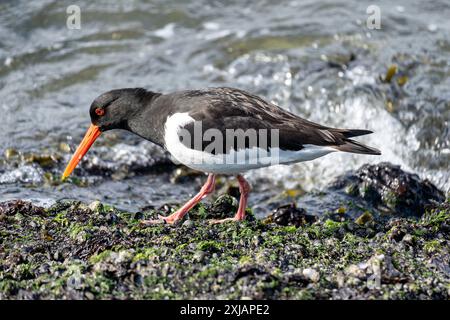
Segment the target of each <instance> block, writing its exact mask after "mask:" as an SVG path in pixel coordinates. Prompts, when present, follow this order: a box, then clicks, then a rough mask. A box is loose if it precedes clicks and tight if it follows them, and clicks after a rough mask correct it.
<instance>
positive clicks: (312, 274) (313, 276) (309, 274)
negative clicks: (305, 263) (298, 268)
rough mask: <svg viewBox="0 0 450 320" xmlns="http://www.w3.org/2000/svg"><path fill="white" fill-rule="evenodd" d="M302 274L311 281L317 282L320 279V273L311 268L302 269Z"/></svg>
mask: <svg viewBox="0 0 450 320" xmlns="http://www.w3.org/2000/svg"><path fill="white" fill-rule="evenodd" d="M302 273H303V275H304V276H305V277H306V278H307V279H309V280H311V281H312V282H318V281H319V280H320V273H319V272H318V271H316V270H315V269H312V268H306V269H303V272H302Z"/></svg>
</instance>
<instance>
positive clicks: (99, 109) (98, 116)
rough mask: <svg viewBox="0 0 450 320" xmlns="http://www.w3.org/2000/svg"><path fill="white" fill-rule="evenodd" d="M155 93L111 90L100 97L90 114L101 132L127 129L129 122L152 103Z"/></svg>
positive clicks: (135, 89) (142, 90)
mask: <svg viewBox="0 0 450 320" xmlns="http://www.w3.org/2000/svg"><path fill="white" fill-rule="evenodd" d="M154 96H155V93H153V92H150V91H147V90H145V89H142V88H127V89H117V90H111V91H108V92H105V93H103V94H102V95H100V96H98V97H97V98H96V99H95V100H94V102H92V104H91V108H90V110H89V113H90V115H91V122H92V124H94V125H96V126H98V127H99V129H100V131H107V130H111V129H127V128H128V120H130V119H131V118H132V117H133V116H135V115H136V114H137V113H139V111H140V110H142V109H143V108H144V107H145V106H146V105H147V103H150V101H151V99H152V97H154Z"/></svg>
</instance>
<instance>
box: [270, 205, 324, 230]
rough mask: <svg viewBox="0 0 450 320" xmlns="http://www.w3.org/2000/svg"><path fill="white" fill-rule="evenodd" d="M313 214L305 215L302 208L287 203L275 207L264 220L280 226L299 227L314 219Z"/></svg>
mask: <svg viewBox="0 0 450 320" xmlns="http://www.w3.org/2000/svg"><path fill="white" fill-rule="evenodd" d="M316 219H317V218H316V217H315V216H311V215H307V214H306V211H305V210H304V209H302V208H297V206H296V205H295V204H294V203H292V204H287V205H284V206H281V207H279V208H277V209H275V210H274V211H273V212H272V213H271V214H270V215H269V216H268V217H267V219H266V220H265V221H266V222H267V223H276V224H279V225H282V226H296V227H300V226H303V225H306V224H311V223H313V222H315V221H316Z"/></svg>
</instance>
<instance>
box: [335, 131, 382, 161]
mask: <svg viewBox="0 0 450 320" xmlns="http://www.w3.org/2000/svg"><path fill="white" fill-rule="evenodd" d="M338 132H339V133H341V134H342V135H343V136H344V139H343V142H344V143H343V144H340V145H336V146H333V148H335V149H337V150H339V151H343V152H351V153H361V154H373V155H381V151H380V150H378V149H375V148H372V147H369V146H366V145H364V144H362V143H360V142H358V141H355V140H352V139H349V138H352V137H358V136H363V135H366V134H370V133H373V131H370V130H360V129H338Z"/></svg>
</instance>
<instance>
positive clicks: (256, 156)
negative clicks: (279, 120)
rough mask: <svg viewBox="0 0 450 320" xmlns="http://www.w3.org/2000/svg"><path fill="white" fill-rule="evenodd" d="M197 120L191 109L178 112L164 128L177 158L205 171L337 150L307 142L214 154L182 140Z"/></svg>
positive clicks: (254, 165) (242, 168)
mask: <svg viewBox="0 0 450 320" xmlns="http://www.w3.org/2000/svg"><path fill="white" fill-rule="evenodd" d="M194 121H195V120H194V119H193V118H192V117H191V116H189V114H188V113H175V114H173V115H172V116H170V117H168V118H167V121H166V124H165V131H164V140H165V146H166V148H167V150H168V151H169V152H170V154H171V155H172V157H173V160H174V162H178V163H182V164H184V165H185V166H187V167H190V168H192V169H195V170H199V171H203V172H208V173H222V174H236V173H241V172H244V171H247V170H251V169H257V168H262V167H268V166H271V165H276V164H290V163H295V162H302V161H308V160H313V159H316V158H318V157H321V156H324V155H326V154H328V153H330V152H335V151H337V150H336V149H334V148H331V147H321V146H315V145H304V148H303V149H302V150H299V151H290V150H281V149H279V148H271V149H269V151H267V150H265V149H261V148H256V147H253V148H251V149H240V150H238V151H236V150H231V151H230V152H229V153H226V154H216V155H214V154H211V153H209V152H203V151H201V150H195V149H191V148H188V147H187V146H186V145H185V144H183V142H182V141H180V131H181V129H182V128H183V127H184V126H185V125H187V124H189V123H192V122H194ZM230 129H232V128H230Z"/></svg>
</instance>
